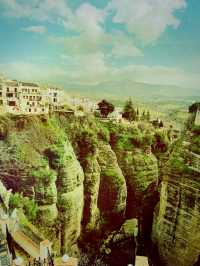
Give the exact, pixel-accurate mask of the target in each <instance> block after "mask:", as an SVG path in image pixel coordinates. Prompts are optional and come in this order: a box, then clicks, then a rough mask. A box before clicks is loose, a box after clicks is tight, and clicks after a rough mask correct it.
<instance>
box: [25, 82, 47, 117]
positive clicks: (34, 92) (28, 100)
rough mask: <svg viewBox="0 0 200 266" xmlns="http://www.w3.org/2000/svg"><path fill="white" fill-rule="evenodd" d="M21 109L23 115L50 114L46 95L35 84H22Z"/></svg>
mask: <svg viewBox="0 0 200 266" xmlns="http://www.w3.org/2000/svg"><path fill="white" fill-rule="evenodd" d="M20 108H21V112H22V113H29V114H40V113H48V112H49V105H48V102H47V97H46V95H45V94H44V93H43V92H42V89H41V88H40V87H39V86H38V85H37V84H35V83H28V82H21V83H20Z"/></svg>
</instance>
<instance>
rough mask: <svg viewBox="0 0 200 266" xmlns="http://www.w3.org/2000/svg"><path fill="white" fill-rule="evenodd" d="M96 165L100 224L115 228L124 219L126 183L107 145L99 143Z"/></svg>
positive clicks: (114, 156)
mask: <svg viewBox="0 0 200 266" xmlns="http://www.w3.org/2000/svg"><path fill="white" fill-rule="evenodd" d="M98 163H99V166H100V169H101V170H100V186H99V195H98V208H99V210H100V215H101V223H103V224H105V225H106V226H111V228H116V227H117V226H119V225H120V224H121V223H122V221H123V220H124V217H125V210H126V198H127V187H126V181H125V178H124V176H123V174H122V171H121V169H120V168H119V165H118V162H117V158H116V155H115V153H114V152H113V151H112V149H111V147H110V145H109V144H105V143H103V142H102V143H100V145H99V150H98Z"/></svg>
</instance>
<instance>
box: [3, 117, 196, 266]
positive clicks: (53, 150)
mask: <svg viewBox="0 0 200 266" xmlns="http://www.w3.org/2000/svg"><path fill="white" fill-rule="evenodd" d="M195 115H196V113H190V114H189V122H190V123H188V124H187V128H186V129H185V131H184V132H183V133H182V134H181V135H180V136H179V138H178V139H173V138H172V137H171V135H170V133H171V132H170V130H168V129H165V128H163V129H155V128H153V126H152V125H151V124H150V123H146V122H137V123H134V124H129V123H113V122H103V121H101V120H99V119H97V118H95V117H94V116H92V115H86V116H81V117H75V116H74V115H71V114H69V113H65V112H59V113H54V114H49V115H35V116H31V115H30V116H26V115H18V116H15V115H9V114H8V115H2V116H1V117H0V151H1V152H0V179H1V181H2V182H3V183H4V185H5V186H6V188H7V189H12V195H11V199H10V208H17V209H19V210H21V211H22V212H23V213H25V216H26V217H27V219H28V220H29V221H31V223H33V224H34V225H35V227H36V228H37V229H38V230H39V231H42V232H43V234H44V235H45V237H46V238H48V239H49V240H50V241H51V242H52V243H53V250H54V252H55V255H62V254H64V253H68V254H70V255H72V256H76V257H79V258H80V263H79V265H102V266H103V265H111V266H115V265H116V266H117V265H120V266H123V265H124V266H125V265H127V264H128V263H131V262H132V260H133V258H134V256H135V252H136V251H137V254H140V255H145V256H148V257H149V263H150V265H155V266H160V265H169V266H172V265H181V266H193V265H198V264H195V263H198V262H197V261H198V257H199V255H200V234H199V232H200V223H199V220H200V219H199V218H200V196H199V190H200V181H199V177H200V174H199V161H200V157H199V156H200V155H199V142H198V141H199V140H198V138H199V127H198V126H195V122H194V121H195Z"/></svg>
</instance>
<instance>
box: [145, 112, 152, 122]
mask: <svg viewBox="0 0 200 266" xmlns="http://www.w3.org/2000/svg"><path fill="white" fill-rule="evenodd" d="M150 119H151V115H150V112H149V111H147V114H146V120H147V121H148V122H149V121H150Z"/></svg>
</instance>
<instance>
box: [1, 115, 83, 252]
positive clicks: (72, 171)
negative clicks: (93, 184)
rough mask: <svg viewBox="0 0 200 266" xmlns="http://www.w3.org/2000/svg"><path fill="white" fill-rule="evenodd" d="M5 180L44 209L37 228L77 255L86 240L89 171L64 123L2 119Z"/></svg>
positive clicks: (45, 119)
mask: <svg viewBox="0 0 200 266" xmlns="http://www.w3.org/2000/svg"><path fill="white" fill-rule="evenodd" d="M1 123H2V128H3V130H2V132H6V134H3V133H2V136H3V135H4V138H3V137H2V138H1V140H0V151H1V153H0V178H1V180H2V181H3V182H4V184H5V185H6V187H7V188H11V189H12V190H13V192H20V193H23V195H24V196H28V197H29V198H31V199H34V200H35V202H36V203H37V205H38V213H37V214H38V215H37V219H36V221H35V223H36V225H37V226H38V227H39V228H40V229H41V230H43V231H44V232H46V235H47V236H48V238H49V240H51V241H52V242H53V243H56V246H57V252H59V249H60V247H62V252H66V251H67V252H68V253H73V251H74V250H76V248H75V244H76V243H77V239H78V237H79V235H80V228H81V219H82V210H83V177H84V174H83V170H82V168H81V166H80V163H79V162H78V160H77V158H76V156H75V153H74V151H73V148H72V146H71V144H70V143H69V141H68V139H67V136H66V135H65V133H64V131H63V130H62V128H61V127H59V123H58V121H57V120H56V119H55V118H54V117H45V116H20V117H19V116H16V117H15V116H5V117H3V118H1Z"/></svg>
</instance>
